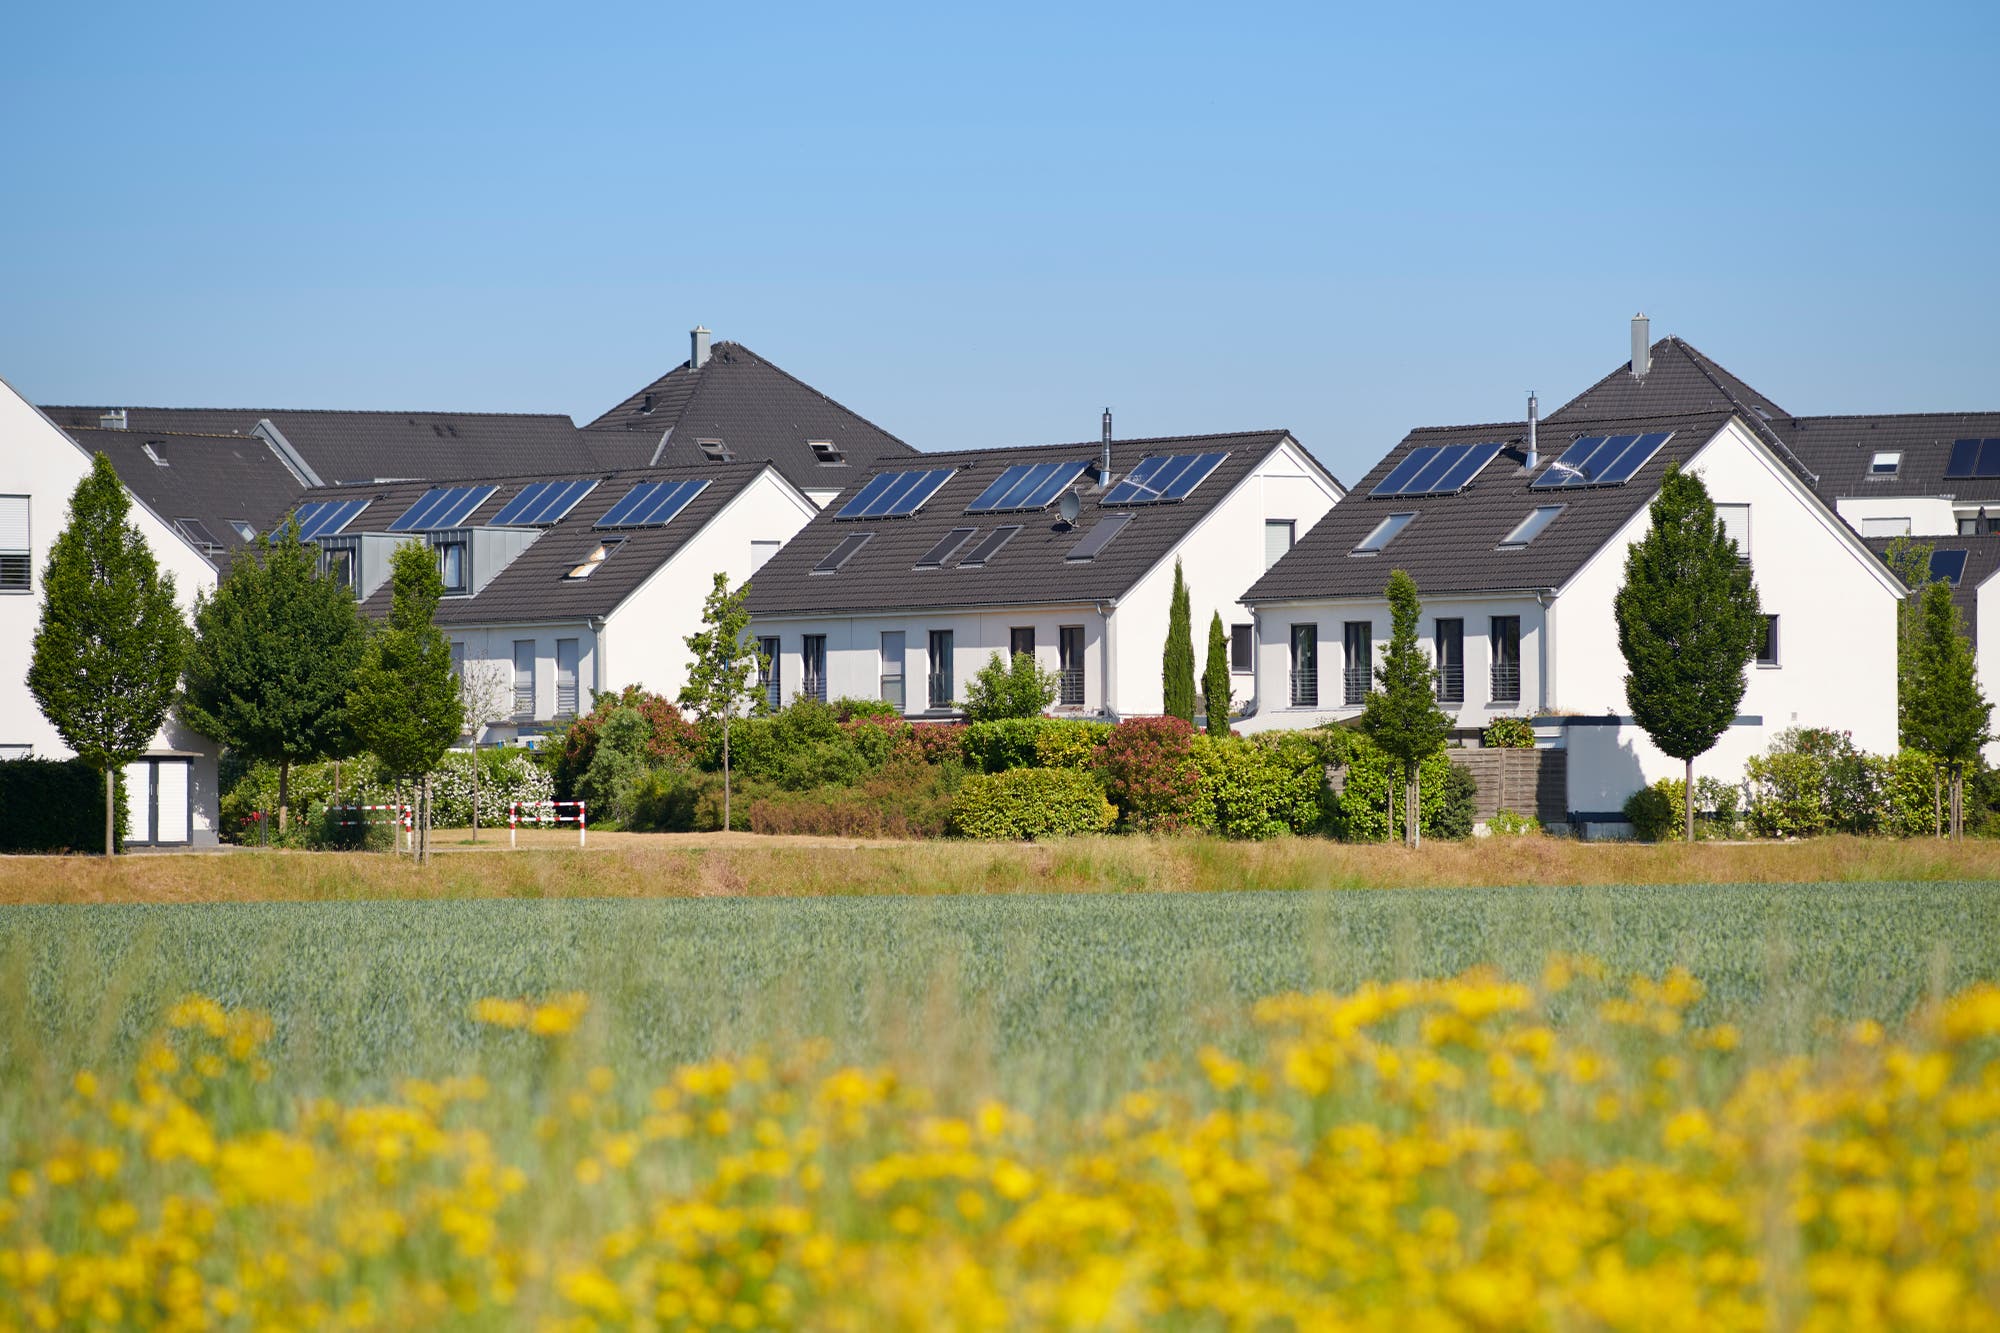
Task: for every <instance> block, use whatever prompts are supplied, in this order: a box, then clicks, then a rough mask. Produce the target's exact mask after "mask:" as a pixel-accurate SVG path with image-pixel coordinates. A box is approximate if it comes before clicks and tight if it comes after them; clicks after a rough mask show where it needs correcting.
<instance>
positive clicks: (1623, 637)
mask: <svg viewBox="0 0 2000 1333" xmlns="http://www.w3.org/2000/svg"><path fill="white" fill-rule="evenodd" d="M1651 517H1652V528H1651V529H1650V530H1649V531H1648V532H1647V533H1646V535H1645V537H1643V538H1641V539H1640V540H1639V541H1637V542H1634V543H1633V544H1632V547H1631V549H1630V550H1629V551H1627V552H1626V554H1625V585H1624V586H1623V587H1622V588H1620V589H1619V590H1618V596H1617V599H1616V600H1615V601H1614V602H1613V604H1612V610H1613V613H1614V614H1615V616H1616V617H1617V621H1618V647H1619V650H1620V651H1621V652H1623V653H1624V655H1625V671H1626V675H1625V700H1626V703H1627V705H1628V706H1629V707H1630V708H1631V709H1632V715H1633V717H1634V718H1636V719H1637V720H1638V723H1639V725H1640V726H1641V727H1642V728H1644V729H1645V732H1646V734H1647V735H1648V736H1650V737H1652V740H1653V744H1654V745H1657V746H1658V747H1659V748H1660V749H1661V751H1663V752H1664V753H1666V754H1670V755H1672V756H1673V757H1674V758H1676V759H1679V760H1681V761H1682V762H1683V763H1684V764H1685V765H1686V784H1687V792H1686V799H1685V802H1684V809H1683V810H1682V816H1683V821H1684V827H1685V832H1686V836H1687V839H1688V841H1690V842H1692V841H1694V761H1695V758H1696V757H1697V756H1699V755H1703V754H1706V753H1708V751H1709V749H1710V748H1711V747H1713V746H1714V744H1715V742H1716V740H1717V738H1719V737H1720V736H1721V735H1722V733H1723V732H1724V731H1726V730H1728V728H1729V724H1730V723H1731V722H1733V721H1734V720H1735V718H1736V709H1737V706H1738V705H1739V704H1741V703H1742V702H1743V691H1744V689H1745V688H1746V687H1747V685H1748V683H1749V682H1748V681H1747V679H1746V678H1745V676H1744V670H1745V668H1746V667H1748V666H1749V664H1750V659H1751V657H1752V656H1754V655H1755V654H1756V652H1757V645H1758V644H1759V643H1760V642H1761V641H1762V639H1763V635H1764V616H1763V612H1762V610H1761V608H1760V607H1759V605H1758V601H1757V585H1756V584H1755V582H1754V581H1753V580H1752V579H1751V575H1750V566H1749V564H1748V563H1747V562H1746V561H1745V560H1744V559H1743V556H1742V553H1741V552H1740V551H1738V550H1737V549H1736V542H1735V541H1734V539H1732V538H1731V537H1730V536H1729V534H1728V533H1726V532H1725V531H1723V528H1722V524H1721V522H1720V521H1718V520H1717V518H1716V516H1715V503H1714V501H1712V500H1710V499H1709V497H1708V488H1707V487H1706V486H1704V485H1702V483H1701V479H1700V478H1699V477H1696V476H1693V475H1691V474H1689V473H1686V472H1683V471H1681V470H1680V468H1679V467H1678V466H1675V467H1669V468H1668V469H1667V475H1666V477H1665V479H1664V480H1662V482H1661V483H1660V494H1659V495H1658V497H1657V498H1655V499H1654V501H1653V504H1652V509H1651Z"/></svg>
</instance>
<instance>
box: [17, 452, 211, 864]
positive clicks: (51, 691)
mask: <svg viewBox="0 0 2000 1333" xmlns="http://www.w3.org/2000/svg"><path fill="white" fill-rule="evenodd" d="M131 507H132V506H131V501H130V500H129V499H128V498H127V497H126V495H125V487H124V484H123V483H121V482H120V481H119V480H118V473H117V472H116V471H115V470H114V469H113V468H112V466H111V460H110V459H108V458H106V457H105V456H104V455H103V454H98V455H97V456H96V457H95V458H93V459H92V460H91V464H90V472H89V474H88V475H87V476H85V477H84V479H83V480H82V481H80V482H78V483H77V487H76V491H75V492H74V493H73V494H72V495H71V496H70V502H69V523H68V525H67V526H66V527H65V528H64V529H63V530H62V533H61V534H60V535H59V536H58V537H57V538H56V540H55V544H54V545H53V546H52V547H51V548H50V551H49V563H48V566H47V567H46V568H45V569H44V570H43V571H42V619H41V624H40V626H39V627H38V628H37V629H36V631H35V644H34V652H33V656H32V658H31V659H30V661H29V664H28V690H29V692H30V693H31V694H33V695H34V696H35V702H36V703H37V704H38V705H40V707H41V710H42V713H43V715H44V716H45V717H47V718H48V720H49V722H50V723H51V724H52V725H53V726H54V727H55V729H56V732H57V734H58V735H60V736H61V737H62V738H63V743H64V744H65V745H67V746H69V748H70V749H72V750H74V751H76V755H77V758H79V759H81V760H82V761H83V762H84V763H85V764H87V765H89V766H90V767H91V768H94V769H96V770H97V771H98V772H99V773H100V774H102V775H103V777H104V854H105V855H106V856H110V855H111V854H112V853H113V852H114V851H115V850H116V829H117V823H118V817H117V774H118V770H119V769H120V768H122V767H124V766H125V765H126V764H129V763H131V762H132V761H133V760H134V759H137V758H138V757H139V756H140V755H142V754H144V753H145V752H146V749H147V747H148V746H149V745H150V744H151V743H152V739H153V737H154V736H155V735H156V734H157V733H158V732H159V730H160V724H161V723H162V722H164V721H166V717H167V710H168V709H169V708H170V707H171V706H172V705H173V700H174V689H175V686H176V685H177V684H178V683H179V681H180V676H181V666H182V664H183V663H185V662H186V660H187V651H188V627H187V622H186V621H185V620H183V619H182V618H181V611H180V607H179V606H178V605H176V604H175V601H174V579H173V575H171V574H163V573H161V572H160V568H159V565H158V563H157V562H155V561H154V559H153V553H152V552H151V551H150V550H148V549H147V547H146V539H145V537H144V536H143V535H141V533H140V532H139V529H138V528H137V527H136V526H135V525H133V524H131V523H129V522H127V521H126V516H127V515H128V514H129V513H130V512H131Z"/></svg>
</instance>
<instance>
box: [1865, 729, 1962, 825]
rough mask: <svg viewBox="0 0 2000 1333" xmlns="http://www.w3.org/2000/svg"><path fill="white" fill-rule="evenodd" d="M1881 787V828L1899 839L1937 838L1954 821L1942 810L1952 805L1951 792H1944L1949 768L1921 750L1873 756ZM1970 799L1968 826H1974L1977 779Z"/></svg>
mask: <svg viewBox="0 0 2000 1333" xmlns="http://www.w3.org/2000/svg"><path fill="white" fill-rule="evenodd" d="M1872 761H1873V763H1874V765H1875V774H1876V782H1877V787H1878V789H1879V790H1880V792H1881V815H1880V818H1879V820H1878V822H1877V828H1878V829H1879V830H1880V831H1881V832H1883V833H1887V834H1889V835H1891V836H1892V837H1897V838H1935V837H1937V836H1938V835H1939V834H1940V833H1941V832H1942V831H1943V826H1944V825H1945V824H1947V823H1948V822H1949V820H1950V815H1949V814H1948V813H1943V812H1941V807H1942V806H1943V805H1946V804H1948V803H1949V802H1950V800H1951V796H1950V793H1949V791H1940V790H1939V786H1938V784H1939V783H1941V782H1944V781H1945V766H1944V765H1943V764H1941V763H1939V762H1938V761H1937V760H1936V759H1935V758H1933V757H1932V756H1930V755H1927V754H1925V753H1924V752H1923V751H1921V750H1905V751H1903V752H1902V753H1901V754H1895V755H1887V756H1873V757H1872ZM1971 790H1972V792H1973V796H1968V799H1967V807H1968V808H1967V814H1966V822H1967V824H1968V825H1969V826H1970V825H1973V823H1974V820H1973V816H1972V812H1971V807H1972V805H1973V803H1974V796H1976V793H1977V780H1976V779H1975V782H1974V784H1973V787H1972V788H1971ZM1981 831H1983V830H1981Z"/></svg>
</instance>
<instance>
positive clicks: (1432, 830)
mask: <svg viewBox="0 0 2000 1333" xmlns="http://www.w3.org/2000/svg"><path fill="white" fill-rule="evenodd" d="M1324 734H1325V735H1326V736H1327V737H1328V741H1329V750H1330V761H1331V762H1332V763H1334V765H1335V766H1336V767H1337V768H1339V769H1340V779H1339V782H1340V792H1339V794H1338V795H1337V796H1336V797H1335V798H1334V800H1333V818H1332V821H1331V823H1332V829H1333V833H1334V835H1335V836H1336V837H1339V838H1340V839H1342V840H1343V841H1346V842H1384V841H1387V839H1388V837H1389V809H1388V807H1389V802H1390V800H1391V799H1393V800H1394V801H1395V803H1396V830H1397V833H1398V834H1399V835H1400V834H1401V832H1402V827H1403V766H1402V764H1401V763H1400V762H1399V761H1397V760H1396V759H1394V758H1392V757H1391V756H1390V755H1389V754H1388V753H1387V752H1386V751H1384V750H1383V749H1381V748H1380V747H1379V746H1377V745H1376V744H1375V743H1374V742H1373V741H1371V740H1369V739H1368V738H1367V737H1366V736H1363V735H1361V734H1360V733H1359V732H1355V731H1350V730H1348V729H1346V728H1335V729H1332V730H1329V731H1327V732H1326V733H1324ZM1476 790H1477V784H1476V783H1475V782H1474V780H1473V777H1472V774H1471V773H1470V772H1469V771H1467V770H1466V769H1465V768H1463V767H1461V766H1459V765H1457V764H1454V763H1452V762H1451V756H1450V754H1449V752H1448V751H1445V750H1439V751H1437V752H1436V753H1435V754H1432V755H1431V756H1430V757H1429V758H1428V759H1426V760H1424V761H1423V763H1422V764H1420V765H1418V768H1417V818H1418V820H1419V825H1420V827H1421V829H1422V832H1423V835H1424V836H1425V837H1426V838H1466V837H1470V836H1471V835H1472V807H1473V796H1474V793H1475V791H1476Z"/></svg>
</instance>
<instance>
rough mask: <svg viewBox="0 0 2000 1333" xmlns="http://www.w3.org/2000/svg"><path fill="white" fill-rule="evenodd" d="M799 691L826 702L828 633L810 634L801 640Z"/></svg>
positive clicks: (807, 696)
mask: <svg viewBox="0 0 2000 1333" xmlns="http://www.w3.org/2000/svg"><path fill="white" fill-rule="evenodd" d="M799 693H800V694H802V695H804V696H805V697H806V698H808V699H817V700H819V701H820V702H821V703H825V702H826V635H824V634H808V635H806V636H805V638H803V639H801V640H800V641H799Z"/></svg>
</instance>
